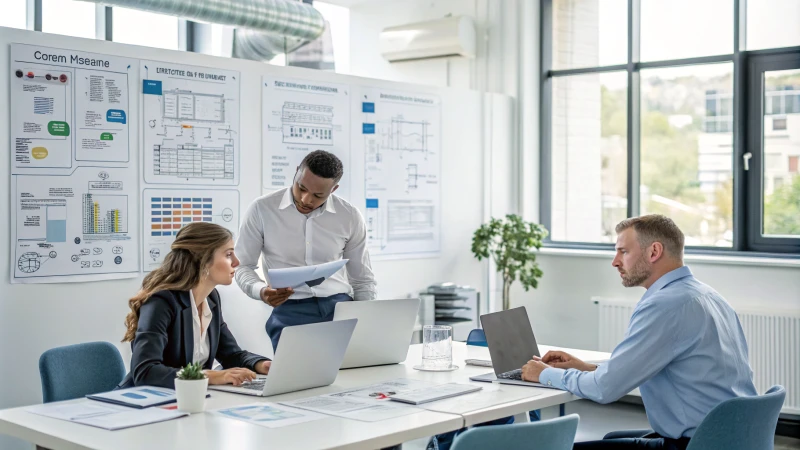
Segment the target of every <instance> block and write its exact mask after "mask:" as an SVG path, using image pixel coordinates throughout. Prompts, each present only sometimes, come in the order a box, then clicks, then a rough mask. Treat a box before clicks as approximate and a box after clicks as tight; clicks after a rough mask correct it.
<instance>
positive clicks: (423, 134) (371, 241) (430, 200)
mask: <svg viewBox="0 0 800 450" xmlns="http://www.w3.org/2000/svg"><path fill="white" fill-rule="evenodd" d="M355 94H356V95H357V97H356V100H357V108H358V110H357V112H355V113H354V117H358V120H357V121H354V122H357V123H356V124H355V126H357V127H358V135H359V137H360V139H359V142H358V143H356V145H354V149H355V148H359V154H360V156H362V157H363V158H364V166H363V167H364V188H363V189H364V194H365V198H364V203H363V204H361V208H362V212H363V213H364V219H365V220H366V223H367V240H368V246H369V249H370V254H372V255H375V256H377V257H381V256H391V257H414V256H419V255H425V254H434V253H437V252H439V245H440V235H441V204H440V192H441V189H440V188H441V186H440V183H439V174H440V164H441V103H440V100H439V98H438V97H436V96H433V95H428V94H421V93H414V92H396V91H388V90H382V89H378V88H360V89H359V90H358V91H357V92H355Z"/></svg>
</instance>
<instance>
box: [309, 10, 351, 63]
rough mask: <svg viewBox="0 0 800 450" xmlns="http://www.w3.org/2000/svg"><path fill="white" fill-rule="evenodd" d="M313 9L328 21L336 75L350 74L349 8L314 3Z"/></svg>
mask: <svg viewBox="0 0 800 450" xmlns="http://www.w3.org/2000/svg"><path fill="white" fill-rule="evenodd" d="M314 8H316V9H317V11H319V12H320V13H321V14H322V17H324V18H325V20H327V21H328V26H329V27H330V31H331V38H332V39H333V61H334V65H335V66H336V73H350V8H346V7H344V6H339V5H333V4H330V3H323V2H316V1H315V2H314Z"/></svg>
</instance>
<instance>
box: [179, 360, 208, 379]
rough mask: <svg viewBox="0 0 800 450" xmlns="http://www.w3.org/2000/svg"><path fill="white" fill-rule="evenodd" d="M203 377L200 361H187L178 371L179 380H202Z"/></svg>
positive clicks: (204, 375)
mask: <svg viewBox="0 0 800 450" xmlns="http://www.w3.org/2000/svg"><path fill="white" fill-rule="evenodd" d="M204 378H206V374H204V373H203V366H201V365H200V363H189V364H187V365H186V367H184V368H182V369H181V370H179V371H178V379H179V380H202V379H204Z"/></svg>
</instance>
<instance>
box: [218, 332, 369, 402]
mask: <svg viewBox="0 0 800 450" xmlns="http://www.w3.org/2000/svg"><path fill="white" fill-rule="evenodd" d="M357 322H358V320H356V319H351V320H340V321H337V322H321V323H313V324H309V325H297V326H293V327H286V328H284V329H283V332H282V333H281V341H280V343H279V345H278V349H277V350H276V351H275V358H274V359H273V360H272V365H271V366H270V368H269V375H259V378H257V379H255V380H253V381H250V382H247V383H244V384H242V385H241V386H231V385H214V386H209V387H208V388H209V389H216V390H218V391H225V392H233V393H236V394H246V395H257V396H259V397H268V396H270V395H277V394H284V393H286V392H294V391H300V390H303V389H311V388H315V387H320V386H328V385H329V384H332V383H333V382H334V380H336V375H337V374H338V373H339V366H341V365H342V358H344V352H345V351H346V350H347V344H348V343H349V342H350V338H351V337H352V336H353V330H354V329H355V328H356V323H357Z"/></svg>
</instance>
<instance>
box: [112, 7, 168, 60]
mask: <svg viewBox="0 0 800 450" xmlns="http://www.w3.org/2000/svg"><path fill="white" fill-rule="evenodd" d="M112 23H113V27H114V31H113V39H114V42H122V43H124V44H134V45H144V46H147V47H158V48H166V49H169V50H179V49H180V45H179V39H178V18H177V17H174V16H166V15H163V14H155V13H151V12H146V11H139V10H136V9H127V8H119V7H114V8H113V21H112Z"/></svg>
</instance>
